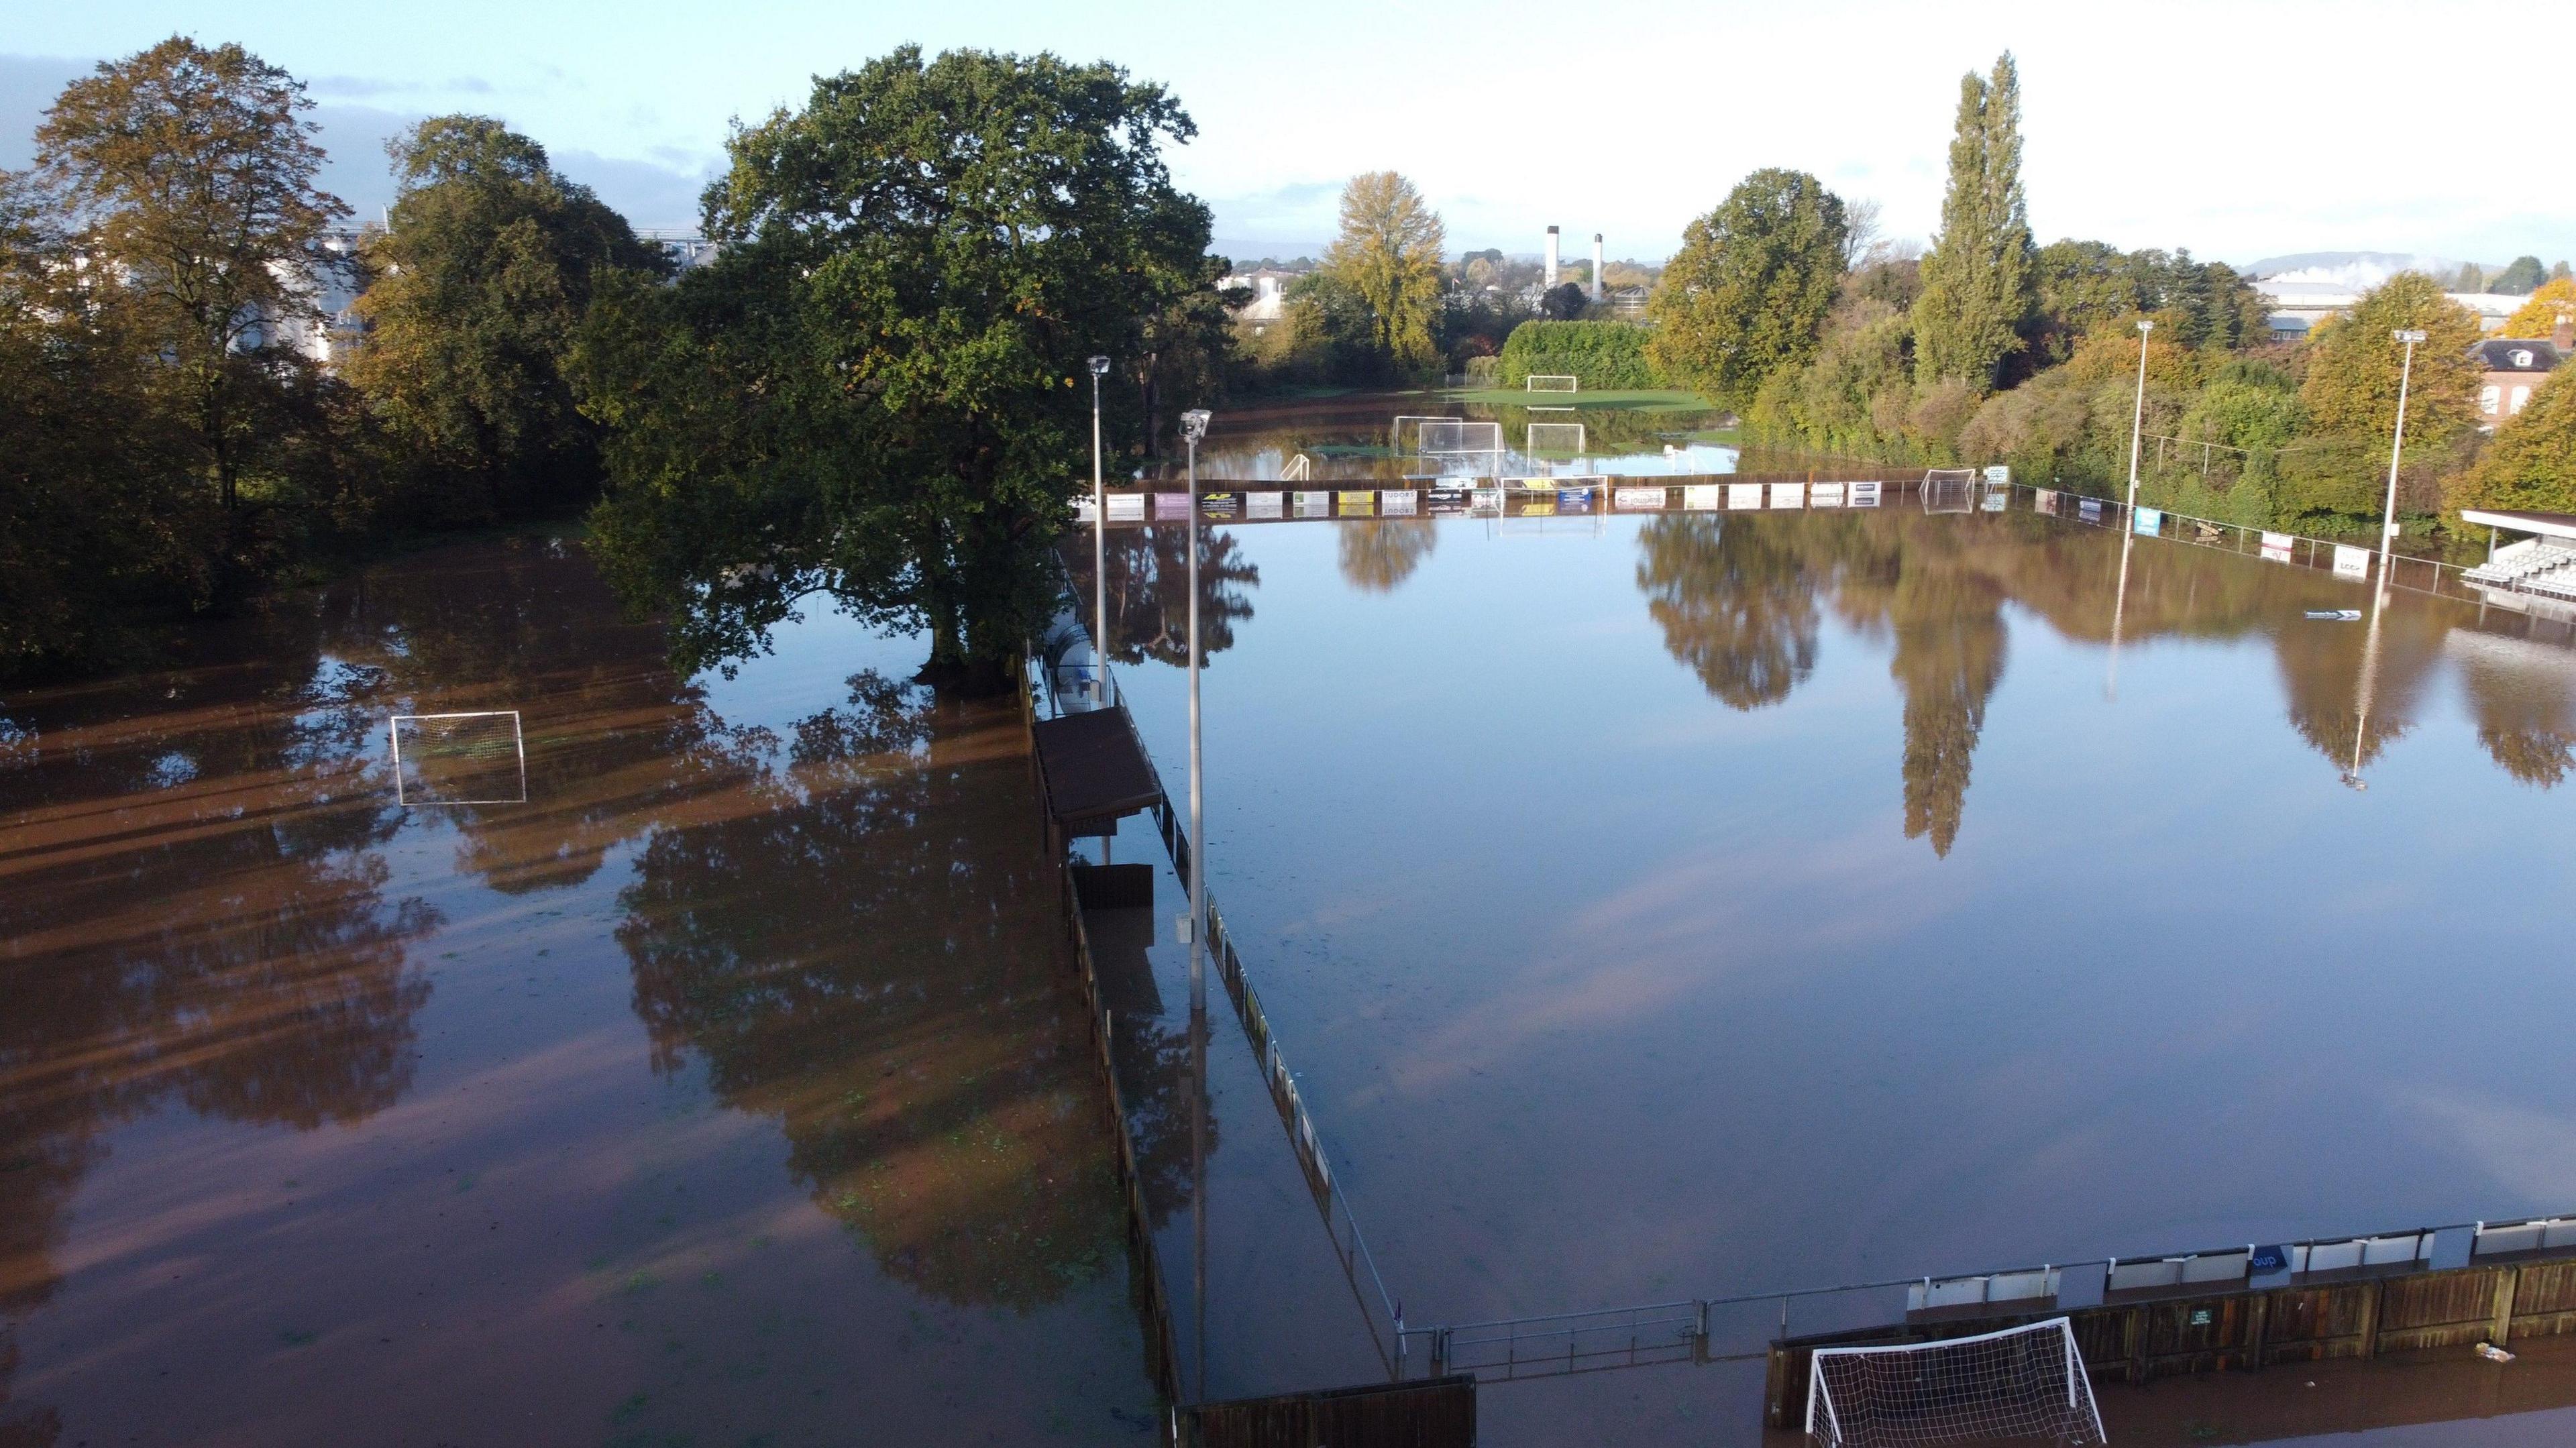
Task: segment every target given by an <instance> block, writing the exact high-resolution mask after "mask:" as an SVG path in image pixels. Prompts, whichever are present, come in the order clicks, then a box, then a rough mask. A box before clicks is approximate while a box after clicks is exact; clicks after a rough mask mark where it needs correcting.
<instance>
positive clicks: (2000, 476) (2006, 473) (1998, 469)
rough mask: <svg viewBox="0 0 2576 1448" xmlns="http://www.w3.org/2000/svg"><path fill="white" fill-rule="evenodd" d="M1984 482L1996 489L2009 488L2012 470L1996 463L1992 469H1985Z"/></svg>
mask: <svg viewBox="0 0 2576 1448" xmlns="http://www.w3.org/2000/svg"><path fill="white" fill-rule="evenodd" d="M1986 481H1987V482H1989V483H1991V484H1993V485H1994V486H1996V487H1998V488H2008V487H2011V486H2012V469H2011V468H2009V467H2006V466H2004V465H2003V464H2002V463H1997V464H1995V465H1994V466H1993V467H1990V468H1988V469H1986Z"/></svg>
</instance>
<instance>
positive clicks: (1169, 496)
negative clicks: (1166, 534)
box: [1154, 493, 1190, 522]
mask: <svg viewBox="0 0 2576 1448" xmlns="http://www.w3.org/2000/svg"><path fill="white" fill-rule="evenodd" d="M1189 516H1190V495H1189V494H1187V493H1156V494H1155V495H1154V518H1155V521H1157V522H1160V521H1161V520H1163V519H1165V518H1174V519H1179V520H1182V521H1185V522H1186V521H1187V520H1188V518H1189Z"/></svg>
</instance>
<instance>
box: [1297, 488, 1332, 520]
mask: <svg viewBox="0 0 2576 1448" xmlns="http://www.w3.org/2000/svg"><path fill="white" fill-rule="evenodd" d="M1297 516H1298V517H1300V518H1329V517H1331V516H1333V495H1332V494H1330V493H1305V492H1301V493H1299V494H1298V495H1297Z"/></svg>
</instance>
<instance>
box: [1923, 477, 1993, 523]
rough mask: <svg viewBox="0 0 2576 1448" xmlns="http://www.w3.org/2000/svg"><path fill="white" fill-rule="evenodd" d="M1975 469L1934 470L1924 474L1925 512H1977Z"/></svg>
mask: <svg viewBox="0 0 2576 1448" xmlns="http://www.w3.org/2000/svg"><path fill="white" fill-rule="evenodd" d="M1980 476H1981V475H1980V474H1979V473H1978V472H1977V470H1976V469H1975V468H1932V469H1930V470H1928V471H1926V472H1925V473H1924V474H1923V511H1924V512H1926V513H1973V512H1975V511H1976V510H1977V479H1978V478H1979V477H1980Z"/></svg>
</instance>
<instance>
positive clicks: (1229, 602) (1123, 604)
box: [1064, 525, 1261, 664]
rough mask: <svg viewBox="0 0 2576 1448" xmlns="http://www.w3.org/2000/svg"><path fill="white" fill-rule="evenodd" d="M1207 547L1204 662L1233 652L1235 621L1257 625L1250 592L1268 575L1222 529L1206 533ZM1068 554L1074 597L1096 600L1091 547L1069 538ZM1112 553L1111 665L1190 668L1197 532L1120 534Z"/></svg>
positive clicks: (1114, 536) (1203, 560)
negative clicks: (1154, 663) (1192, 550)
mask: <svg viewBox="0 0 2576 1448" xmlns="http://www.w3.org/2000/svg"><path fill="white" fill-rule="evenodd" d="M1199 546H1200V548H1201V550H1202V551H1201V552H1200V554H1199V651H1200V657H1201V659H1202V660H1204V659H1205V658H1207V657H1208V656H1210V655H1213V654H1218V653H1222V652H1224V651H1225V650H1226V649H1228V648H1231V647H1233V645H1234V624H1235V621H1236V620H1237V619H1246V618H1250V617H1252V599H1251V597H1250V596H1249V590H1251V589H1255V588H1258V587H1260V586H1261V570H1260V569H1259V568H1257V567H1255V566H1253V564H1251V563H1250V562H1248V561H1247V560H1246V559H1245V558H1244V556H1243V550H1242V547H1241V545H1240V544H1239V542H1238V541H1237V540H1236V538H1235V536H1234V535H1233V534H1231V533H1228V532H1225V531H1223V530H1221V529H1220V530H1209V531H1204V532H1202V533H1201V534H1200V537H1199ZM1064 553H1065V562H1066V564H1067V565H1068V566H1069V568H1070V569H1071V571H1072V574H1073V582H1074V588H1073V594H1074V597H1075V598H1077V599H1088V598H1090V597H1091V596H1092V582H1091V580H1092V572H1091V540H1090V539H1089V538H1087V537H1082V536H1079V535H1077V536H1074V537H1072V538H1069V539H1068V540H1067V541H1066V543H1065V546H1064ZM1107 553H1108V558H1109V657H1110V658H1111V659H1113V660H1115V661H1117V662H1119V663H1122V664H1133V663H1140V662H1142V661H1144V660H1146V659H1149V658H1150V659H1156V660H1159V661H1161V662H1163V663H1167V664H1186V663H1188V662H1189V636H1190V620H1189V584H1188V582H1187V579H1188V578H1189V568H1190V554H1189V529H1188V528H1187V527H1186V526H1180V525H1169V526H1162V527H1154V528H1124V529H1113V530H1111V532H1110V534H1109V538H1108V544H1107ZM1085 616H1086V618H1087V617H1088V614H1087V613H1086V615H1085Z"/></svg>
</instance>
